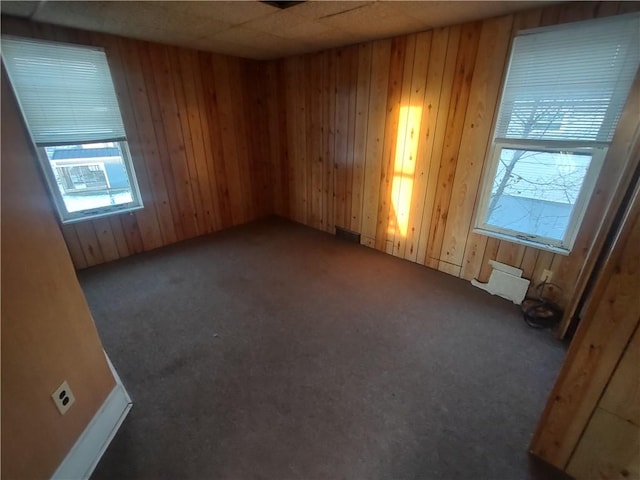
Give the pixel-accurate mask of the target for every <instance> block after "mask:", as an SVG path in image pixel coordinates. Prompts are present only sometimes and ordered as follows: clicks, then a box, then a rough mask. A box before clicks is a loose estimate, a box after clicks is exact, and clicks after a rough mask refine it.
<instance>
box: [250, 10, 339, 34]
mask: <svg viewBox="0 0 640 480" xmlns="http://www.w3.org/2000/svg"><path fill="white" fill-rule="evenodd" d="M242 26H243V27H245V28H251V29H253V30H258V31H260V32H265V33H270V34H272V35H276V36H279V37H283V38H300V37H307V36H309V35H316V34H319V33H322V32H325V31H327V30H329V29H330V28H331V27H329V26H328V25H323V24H321V23H320V22H316V21H314V20H311V19H308V18H306V17H302V16H300V15H296V14H295V13H292V12H289V11H288V10H281V11H279V12H274V13H272V14H271V15H267V16H266V17H261V18H258V19H255V20H251V21H250V22H247V23H245V24H244V25H242Z"/></svg>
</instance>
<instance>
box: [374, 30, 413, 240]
mask: <svg viewBox="0 0 640 480" xmlns="http://www.w3.org/2000/svg"><path fill="white" fill-rule="evenodd" d="M406 47H407V38H406V37H398V38H394V39H393V40H392V41H391V56H390V61H389V74H388V75H389V82H388V88H387V107H386V118H385V127H384V142H383V145H382V163H381V169H380V186H379V189H380V190H379V194H378V214H377V223H376V234H375V248H376V249H378V250H382V251H385V250H386V248H387V236H388V233H389V225H390V222H392V221H393V219H390V217H389V215H390V213H391V211H392V205H391V190H392V186H393V170H394V163H395V156H396V144H397V133H398V121H399V115H400V106H401V105H400V98H401V97H400V96H401V93H402V74H403V65H404V60H405V53H406Z"/></svg>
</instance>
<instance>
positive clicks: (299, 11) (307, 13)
mask: <svg viewBox="0 0 640 480" xmlns="http://www.w3.org/2000/svg"><path fill="white" fill-rule="evenodd" d="M372 3H373V2H372V1H369V2H360V1H353V2H352V1H334V0H318V1H309V2H305V3H301V4H300V5H296V6H294V7H291V9H290V11H291V12H292V13H295V14H296V15H300V16H303V17H307V18H312V19H314V20H318V19H322V18H326V17H330V16H332V15H337V14H340V13H341V12H347V11H350V10H356V9H358V8H361V7H364V6H366V5H370V4H372Z"/></svg>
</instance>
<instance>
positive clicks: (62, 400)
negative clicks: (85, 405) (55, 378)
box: [51, 380, 76, 415]
mask: <svg viewBox="0 0 640 480" xmlns="http://www.w3.org/2000/svg"><path fill="white" fill-rule="evenodd" d="M51 398H52V399H53V403H55V404H56V407H57V408H58V411H59V412H60V415H64V414H65V413H67V410H69V409H70V408H71V405H73V402H75V401H76V397H74V396H73V392H72V391H71V387H69V384H68V383H67V381H66V380H65V381H64V382H62V385H60V386H59V387H58V388H57V389H56V391H55V392H53V393H52V394H51Z"/></svg>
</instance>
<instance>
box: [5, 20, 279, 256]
mask: <svg viewBox="0 0 640 480" xmlns="http://www.w3.org/2000/svg"><path fill="white" fill-rule="evenodd" d="M2 30H3V33H7V34H15V35H22V36H29V37H35V38H42V39H48V40H56V41H62V42H72V43H80V44H86V45H96V46H100V47H103V48H104V49H105V51H106V52H107V56H108V59H109V65H110V67H111V73H112V77H113V80H114V84H115V88H116V93H117V95H118V100H119V103H120V107H121V112H122V114H123V118H124V124H125V128H126V131H127V136H128V142H129V148H130V150H131V153H132V157H133V161H134V166H135V171H136V175H137V178H138V182H139V185H140V190H141V195H142V199H143V202H144V205H145V208H144V209H143V210H139V211H136V212H134V213H127V214H122V215H117V216H112V217H108V218H102V219H98V220H93V221H85V222H80V223H76V224H71V225H64V226H62V231H63V234H64V238H65V240H66V242H67V246H68V248H69V250H70V252H71V256H72V258H73V262H74V265H75V266H76V268H84V267H87V266H92V265H96V264H99V263H103V262H107V261H110V260H115V259H117V258H121V257H126V256H128V255H131V254H133V253H138V252H142V251H146V250H151V249H154V248H157V247H160V246H163V245H168V244H171V243H175V242H177V241H180V240H184V239H188V238H192V237H195V236H197V235H202V234H205V233H210V232H213V231H217V230H220V229H223V228H226V227H230V226H232V225H237V224H241V223H245V222H248V221H250V220H253V219H255V218H258V217H261V216H264V215H268V214H270V213H271V212H272V206H271V198H272V194H271V184H272V182H271V181H270V174H271V172H270V167H269V151H268V144H267V141H266V140H265V138H266V132H264V121H263V117H265V116H266V104H265V103H264V100H263V99H264V97H265V94H266V92H265V91H264V87H263V85H264V84H263V82H261V77H262V76H263V75H262V69H263V66H262V64H261V63H259V62H252V61H249V60H243V59H239V58H232V57H228V56H223V55H216V54H209V53H204V52H197V51H195V50H188V49H183V48H177V47H170V46H165V45H159V44H154V43H148V42H142V41H136V40H131V39H125V38H121V37H115V36H111V35H105V34H99V33H90V32H84V31H79V30H71V29H66V28H60V27H53V26H50V25H45V24H36V23H30V22H26V21H22V20H17V19H12V18H4V17H3V24H2Z"/></svg>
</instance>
